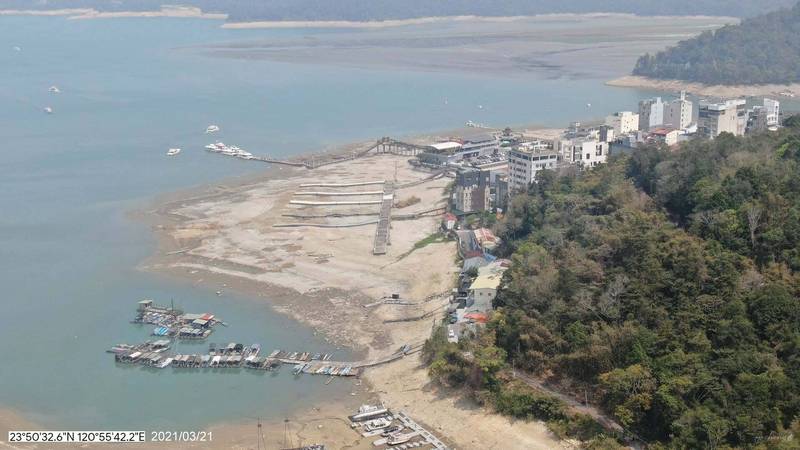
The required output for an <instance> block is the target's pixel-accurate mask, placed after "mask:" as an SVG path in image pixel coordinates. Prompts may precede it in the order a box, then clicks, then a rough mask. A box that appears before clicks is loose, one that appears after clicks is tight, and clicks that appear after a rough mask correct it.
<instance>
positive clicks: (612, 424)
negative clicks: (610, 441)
mask: <svg viewBox="0 0 800 450" xmlns="http://www.w3.org/2000/svg"><path fill="white" fill-rule="evenodd" d="M511 376H512V377H514V378H516V379H518V380H520V381H522V382H523V383H525V384H527V385H528V386H530V387H532V388H534V389H536V390H537V391H541V392H544V393H546V394H547V395H552V396H553V397H556V398H557V399H559V400H561V401H562V402H564V403H566V405H567V406H568V407H569V408H570V409H572V410H573V411H574V412H576V413H580V414H586V415H588V416H591V417H592V418H593V419H594V420H596V421H597V422H598V423H599V424H600V425H602V426H603V427H605V428H606V429H608V430H611V431H615V432H618V433H624V432H625V429H624V428H622V425H620V424H618V423H617V422H616V421H614V419H612V418H611V417H609V416H608V415H606V414H605V413H603V412H602V411H600V410H599V409H597V408H595V407H594V406H591V405H586V404H583V403H581V402H579V401H577V400H575V399H574V398H572V397H571V396H569V395H566V394H564V393H562V392H559V391H557V390H555V389H553V388H551V387H549V386H547V385H545V384H544V383H543V382H542V381H540V380H537V379H536V378H534V377H532V376H530V375H527V374H525V373H521V372H518V371H513V372H512V373H511Z"/></svg>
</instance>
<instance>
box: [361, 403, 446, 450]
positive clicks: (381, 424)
mask: <svg viewBox="0 0 800 450" xmlns="http://www.w3.org/2000/svg"><path fill="white" fill-rule="evenodd" d="M349 419H350V426H351V428H353V429H354V430H356V431H358V432H359V433H360V434H361V436H363V437H376V438H377V439H376V440H375V441H373V443H372V445H373V446H374V447H376V448H393V449H398V450H406V449H412V448H421V447H425V448H429V447H432V448H435V449H437V450H447V448H448V447H447V446H446V445H445V444H444V443H443V442H442V441H441V440H439V438H437V437H436V436H435V435H434V434H433V433H431V432H430V431H428V430H426V429H425V428H424V427H423V426H422V425H420V424H418V423H417V422H415V421H414V420H413V419H411V417H409V416H408V415H407V414H406V413H404V412H402V411H398V412H397V413H394V412H392V411H391V410H390V409H388V408H386V407H384V406H383V405H380V406H373V405H363V406H361V407H360V408H359V409H358V411H357V412H356V413H355V414H353V415H352V416H350V417H349Z"/></svg>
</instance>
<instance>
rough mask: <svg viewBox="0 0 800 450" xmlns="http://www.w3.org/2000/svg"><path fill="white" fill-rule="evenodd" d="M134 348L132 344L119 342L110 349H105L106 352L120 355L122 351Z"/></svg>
mask: <svg viewBox="0 0 800 450" xmlns="http://www.w3.org/2000/svg"><path fill="white" fill-rule="evenodd" d="M133 349H134V346H133V345H129V344H119V345H115V346H113V347H111V348H110V349H108V350H106V351H107V352H108V353H114V354H117V355H120V354H122V353H126V352H129V351H131V350H133Z"/></svg>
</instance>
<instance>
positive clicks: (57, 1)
mask: <svg viewBox="0 0 800 450" xmlns="http://www.w3.org/2000/svg"><path fill="white" fill-rule="evenodd" d="M165 3H169V1H164V0H46V1H40V0H0V9H20V10H29V9H35V10H54V9H68V8H94V9H97V10H99V11H152V10H158V9H160V8H161V6H162V5H163V4H165ZM175 3H180V4H182V5H187V6H195V7H198V8H201V9H202V10H203V11H205V12H218V13H226V14H228V15H229V20H231V21H257V20H258V21H328V20H344V21H379V20H399V19H415V18H421V17H437V16H438V17H441V16H464V15H475V16H487V17H499V16H519V15H537V14H554V13H593V12H605V13H630V14H639V15H683V16H688V15H712V16H734V17H751V16H754V15H757V14H760V13H762V12H764V11H765V10H774V9H777V8H780V7H787V6H791V5H792V4H794V0H773V1H771V2H769V3H768V7H764V5H763V4H761V3H760V2H753V1H752V0H672V1H670V2H665V1H663V0H617V1H615V2H609V1H608V0H572V1H564V0H184V1H176V2H175Z"/></svg>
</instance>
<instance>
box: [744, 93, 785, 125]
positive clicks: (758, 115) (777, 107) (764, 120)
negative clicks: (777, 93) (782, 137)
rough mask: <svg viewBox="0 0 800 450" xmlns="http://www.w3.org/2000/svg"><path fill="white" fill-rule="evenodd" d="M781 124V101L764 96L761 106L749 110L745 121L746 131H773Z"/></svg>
mask: <svg viewBox="0 0 800 450" xmlns="http://www.w3.org/2000/svg"><path fill="white" fill-rule="evenodd" d="M780 125H781V103H780V102H779V101H777V100H773V99H771V98H765V99H764V104H763V106H755V107H753V109H752V110H751V111H750V117H749V118H748V121H747V132H748V133H756V132H759V131H767V130H770V131H775V130H777V129H778V128H780Z"/></svg>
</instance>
